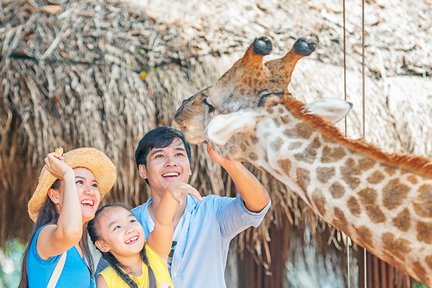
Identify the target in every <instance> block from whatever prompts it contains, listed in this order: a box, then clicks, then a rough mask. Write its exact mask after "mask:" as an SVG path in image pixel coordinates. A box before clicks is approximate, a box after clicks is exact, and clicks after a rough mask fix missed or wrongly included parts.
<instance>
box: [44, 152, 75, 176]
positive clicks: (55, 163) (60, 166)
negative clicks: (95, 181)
mask: <svg viewBox="0 0 432 288" xmlns="http://www.w3.org/2000/svg"><path fill="white" fill-rule="evenodd" d="M45 167H46V168H47V170H48V171H49V172H50V173H51V174H52V175H53V176H54V177H56V178H58V179H64V178H65V176H66V175H67V174H71V175H74V172H73V169H72V168H71V167H70V166H69V165H68V164H66V162H64V158H63V156H62V155H61V154H59V153H56V152H52V153H49V154H48V155H47V157H46V158H45Z"/></svg>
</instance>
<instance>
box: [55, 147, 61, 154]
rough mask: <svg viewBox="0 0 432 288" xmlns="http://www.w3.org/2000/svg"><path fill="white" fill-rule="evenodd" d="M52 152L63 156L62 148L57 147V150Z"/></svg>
mask: <svg viewBox="0 0 432 288" xmlns="http://www.w3.org/2000/svg"><path fill="white" fill-rule="evenodd" d="M54 152H55V153H57V154H60V155H63V148H62V147H57V148H56V149H55V150H54Z"/></svg>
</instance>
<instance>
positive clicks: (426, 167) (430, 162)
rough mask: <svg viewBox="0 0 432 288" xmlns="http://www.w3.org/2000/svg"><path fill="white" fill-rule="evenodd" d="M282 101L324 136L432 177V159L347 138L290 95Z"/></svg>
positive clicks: (351, 148)
mask: <svg viewBox="0 0 432 288" xmlns="http://www.w3.org/2000/svg"><path fill="white" fill-rule="evenodd" d="M283 103H284V105H285V106H286V107H287V108H288V110H290V111H291V112H292V113H293V114H294V115H295V116H296V117H298V118H300V119H302V120H304V123H306V124H307V125H308V126H309V127H311V128H313V129H315V130H317V131H319V132H321V133H322V135H324V136H325V137H327V138H329V139H331V140H332V141H334V142H336V143H338V144H341V145H342V146H344V147H346V148H348V149H350V150H352V151H355V152H358V153H361V154H363V155H365V156H368V157H370V158H372V159H374V160H376V161H379V162H381V163H384V164H387V165H390V166H396V167H399V168H402V169H405V170H408V171H410V172H413V173H416V174H419V175H421V176H423V177H428V178H430V177H432V159H429V158H427V157H423V156H412V155H408V154H403V153H387V152H384V151H383V150H382V149H380V148H378V147H376V146H374V145H372V144H369V143H366V142H365V141H363V140H353V139H348V138H346V137H345V136H343V135H342V134H341V133H340V132H339V130H338V129H337V128H336V127H334V126H333V125H332V124H330V123H328V122H326V121H324V120H323V119H322V118H321V117H319V116H316V115H311V114H307V113H306V112H305V109H304V106H305V104H304V103H302V102H300V101H298V100H296V99H294V98H292V97H284V99H283Z"/></svg>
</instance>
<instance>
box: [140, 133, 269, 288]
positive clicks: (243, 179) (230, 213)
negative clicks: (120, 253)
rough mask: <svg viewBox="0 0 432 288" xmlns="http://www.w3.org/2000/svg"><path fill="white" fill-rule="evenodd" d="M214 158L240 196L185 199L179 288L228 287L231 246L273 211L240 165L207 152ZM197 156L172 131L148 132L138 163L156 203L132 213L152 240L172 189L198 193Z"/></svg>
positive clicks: (177, 243)
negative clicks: (194, 181) (194, 178)
mask: <svg viewBox="0 0 432 288" xmlns="http://www.w3.org/2000/svg"><path fill="white" fill-rule="evenodd" d="M207 150H208V153H209V155H210V157H211V159H212V160H213V161H214V162H216V163H218V164H219V165H221V166H222V167H223V168H224V169H225V170H226V171H227V172H228V174H229V175H230V177H231V178H232V180H233V181H234V183H235V185H236V188H237V191H238V195H237V197H235V198H234V197H219V196H216V195H209V196H206V197H204V198H203V200H201V201H199V202H198V201H197V200H196V199H195V198H193V197H191V196H189V195H187V196H183V199H182V201H180V205H179V206H178V209H177V211H176V212H175V216H174V223H173V226H174V237H173V240H174V241H173V247H172V251H171V253H170V259H169V261H168V262H169V263H168V265H169V268H170V272H171V276H172V279H173V281H174V285H175V286H176V287H180V288H181V287H185V288H192V287H200V288H201V287H206V288H210V287H226V284H225V279H224V272H225V266H226V260H227V254H228V248H229V243H230V241H231V239H233V238H234V237H235V236H236V235H237V234H239V233H240V232H241V231H243V230H245V229H246V228H248V227H250V226H254V227H257V226H258V225H259V224H260V223H261V221H262V219H263V218H264V215H265V214H266V213H267V211H268V209H269V207H270V197H269V195H268V193H267V191H266V190H265V189H264V187H263V186H262V185H261V184H260V183H259V182H258V180H257V179H256V178H255V177H254V176H253V175H252V174H251V173H250V172H249V171H248V170H247V169H246V168H245V167H244V166H243V165H242V164H241V163H240V162H236V161H231V160H228V159H226V158H224V157H222V156H220V155H219V154H217V153H216V152H215V151H214V150H213V149H211V147H209V146H208V148H207ZM190 158H191V151H190V146H189V143H187V141H186V140H185V138H184V136H183V134H182V133H181V132H180V131H178V130H175V129H173V128H169V127H159V128H156V129H154V130H152V131H150V132H148V133H147V134H146V135H145V136H144V137H143V138H142V139H141V141H140V142H139V144H138V147H137V149H136V151H135V160H136V164H137V166H138V169H139V175H140V177H141V178H143V179H145V180H146V182H147V183H148V184H149V186H150V190H151V198H150V199H149V200H148V201H147V202H146V203H144V204H143V205H140V206H138V207H136V208H134V209H133V210H132V213H133V214H134V215H135V216H136V217H137V218H138V220H139V221H140V222H141V224H142V225H143V227H144V232H145V234H146V235H149V234H150V231H151V230H152V229H153V227H154V222H153V219H155V217H154V213H155V211H156V209H157V207H158V205H159V203H160V200H161V199H162V196H163V195H164V193H166V190H167V187H168V184H169V183H171V182H174V181H180V182H183V183H185V185H179V186H178V187H179V189H195V188H193V187H192V186H190V185H189V184H187V183H188V181H189V176H190V175H191V168H190Z"/></svg>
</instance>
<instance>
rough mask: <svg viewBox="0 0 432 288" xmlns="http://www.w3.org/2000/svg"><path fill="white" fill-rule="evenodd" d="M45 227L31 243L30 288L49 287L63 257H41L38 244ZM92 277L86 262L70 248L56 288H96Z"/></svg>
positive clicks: (28, 259)
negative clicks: (55, 269)
mask: <svg viewBox="0 0 432 288" xmlns="http://www.w3.org/2000/svg"><path fill="white" fill-rule="evenodd" d="M43 227H45V226H42V227H41V228H39V229H38V230H37V231H36V233H35V235H34V237H33V239H32V241H31V243H30V248H29V252H28V255H27V275H28V283H29V288H39V287H41V288H42V287H43V288H45V287H47V285H48V282H49V280H50V278H51V275H52V273H53V271H54V268H55V267H56V265H57V263H58V261H59V260H60V256H61V255H57V256H53V257H50V258H48V259H46V260H45V259H43V258H41V257H40V256H39V254H38V252H37V249H36V243H37V239H38V238H39V234H40V231H41V230H42V228H43ZM94 286H96V285H95V284H94V281H93V278H92V275H91V274H90V270H89V269H88V267H87V264H86V262H85V261H84V259H83V258H82V257H81V255H80V254H79V252H78V250H77V249H76V248H75V246H74V247H72V248H70V249H69V250H68V251H67V254H66V261H65V264H64V266H63V271H62V273H61V274H60V278H59V279H58V282H57V285H56V288H67V287H70V288H76V287H86V288H87V287H94Z"/></svg>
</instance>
